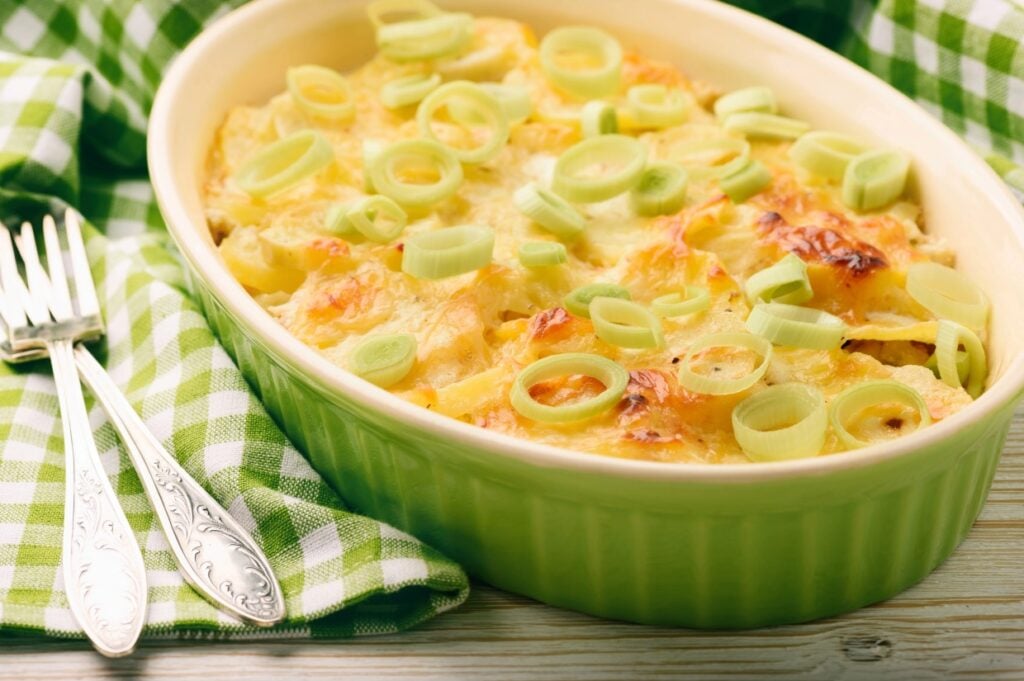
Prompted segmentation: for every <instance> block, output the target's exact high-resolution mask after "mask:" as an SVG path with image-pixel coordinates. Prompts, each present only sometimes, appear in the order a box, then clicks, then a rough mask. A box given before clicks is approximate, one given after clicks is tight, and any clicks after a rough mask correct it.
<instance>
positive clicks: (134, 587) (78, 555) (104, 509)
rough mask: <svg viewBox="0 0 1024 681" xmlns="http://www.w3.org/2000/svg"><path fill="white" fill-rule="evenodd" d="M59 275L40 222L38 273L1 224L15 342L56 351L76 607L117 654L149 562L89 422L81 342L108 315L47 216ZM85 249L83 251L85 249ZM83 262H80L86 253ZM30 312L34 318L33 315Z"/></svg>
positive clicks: (138, 615) (67, 556)
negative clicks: (71, 268)
mask: <svg viewBox="0 0 1024 681" xmlns="http://www.w3.org/2000/svg"><path fill="white" fill-rule="evenodd" d="M43 236H44V240H45V243H46V250H47V252H48V253H49V254H50V257H49V258H48V259H47V264H48V266H49V271H50V276H49V277H47V275H46V271H45V270H44V269H43V266H42V264H41V263H40V261H39V254H38V252H37V250H36V242H35V235H34V233H33V231H32V226H31V225H30V224H28V223H24V224H23V225H22V227H21V233H20V235H18V236H17V237H16V244H17V250H18V252H19V253H20V255H21V259H22V262H23V264H24V268H25V275H26V278H27V279H28V288H27V289H26V287H25V284H24V282H23V281H22V279H21V277H20V275H19V269H18V263H17V259H16V257H15V251H14V244H12V240H11V234H10V232H9V231H8V230H7V227H6V226H0V284H2V287H3V294H4V295H3V296H2V298H3V306H2V310H0V312H2V314H3V317H4V321H5V322H6V324H7V328H8V334H9V336H10V338H11V339H12V342H13V343H14V347H16V348H17V347H19V346H21V347H39V348H42V349H44V350H45V352H46V353H47V354H49V356H50V363H51V364H52V365H53V380H54V383H56V385H57V400H58V403H59V404H60V414H61V422H62V424H63V429H64V452H65V462H66V468H65V470H66V473H65V488H66V492H65V497H64V499H65V500H64V546H63V576H64V590H65V592H66V593H67V599H68V604H69V605H70V607H71V612H72V614H73V615H74V616H75V619H77V620H78V623H79V625H81V627H82V629H83V630H84V632H85V635H86V636H87V637H88V638H89V640H90V641H91V642H92V644H93V646H95V648H96V650H98V651H99V652H101V653H103V654H104V655H107V656H110V657H118V656H121V655H127V654H129V653H130V652H131V651H132V650H133V649H134V648H135V644H136V642H137V641H138V639H139V634H140V632H141V631H142V624H143V621H144V620H145V613H146V567H145V565H144V564H143V562H142V552H141V551H139V545H138V543H137V542H136V541H135V535H134V534H133V533H132V529H131V526H130V525H129V524H128V519H127V518H126V517H125V515H124V511H122V510H121V507H120V505H119V504H118V502H117V496H116V495H115V493H114V490H113V489H112V488H111V487H110V482H109V480H107V476H106V473H105V472H104V470H103V464H102V463H101V462H100V458H99V454H98V453H97V451H96V443H95V441H94V440H93V435H92V428H91V426H90V425H89V414H88V412H87V411H86V408H85V400H84V398H83V396H82V386H81V385H80V384H79V382H78V374H77V372H76V371H75V358H74V349H73V348H74V342H75V340H76V339H78V338H80V337H84V336H88V335H94V334H95V333H96V330H97V328H96V327H97V321H98V319H99V306H98V304H96V298H95V295H93V296H92V298H91V299H90V297H89V295H88V291H86V292H84V295H83V290H82V289H81V288H79V290H78V303H79V313H80V314H78V315H76V314H75V311H74V309H73V307H72V304H71V295H70V292H69V290H68V285H67V279H66V278H65V276H64V261H63V257H62V251H61V248H60V242H59V240H58V235H57V228H56V225H55V224H54V221H53V218H51V217H49V216H47V217H46V219H44V220H43ZM83 255H84V250H83V251H82V253H80V254H78V256H79V258H80V257H81V256H83ZM76 265H77V263H76ZM26 317H27V318H26Z"/></svg>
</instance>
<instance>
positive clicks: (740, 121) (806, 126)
mask: <svg viewBox="0 0 1024 681" xmlns="http://www.w3.org/2000/svg"><path fill="white" fill-rule="evenodd" d="M722 127H723V128H725V129H726V130H728V131H730V132H739V133H743V134H744V135H746V136H747V137H755V138H764V139H781V140H795V139H796V138H797V137H800V136H801V135H803V134H804V133H806V132H807V131H808V130H810V129H811V125H810V123H807V122H806V121H798V120H797V119H795V118H787V117H786V116H777V115H775V114H768V113H759V112H757V111H741V112H740V113H734V114H730V115H729V117H728V118H726V119H725V122H724V123H722Z"/></svg>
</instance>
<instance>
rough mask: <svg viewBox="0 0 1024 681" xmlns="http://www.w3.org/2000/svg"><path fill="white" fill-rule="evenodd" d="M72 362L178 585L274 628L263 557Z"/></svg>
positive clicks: (101, 373) (98, 371)
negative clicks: (163, 544)
mask: <svg viewBox="0 0 1024 681" xmlns="http://www.w3.org/2000/svg"><path fill="white" fill-rule="evenodd" d="M75 360H76V362H77V364H78V370H79V372H80V374H81V376H82V378H83V379H84V380H85V382H86V383H87V384H88V385H89V388H90V389H91V390H92V392H93V394H94V395H95V396H96V399H97V400H99V402H100V403H101V404H102V405H103V407H104V408H105V409H106V412H107V415H108V416H109V417H110V420H111V422H112V423H113V424H114V427H115V428H116V429H117V431H118V433H119V434H120V436H121V440H122V441H123V442H124V445H125V449H127V450H128V454H129V456H130V457H131V459H132V462H133V463H134V465H135V470H136V471H137V472H138V474H139V478H140V479H141V480H142V485H143V487H144V488H145V490H146V494H147V495H148V496H149V499H150V502H151V503H152V505H153V508H154V510H155V511H156V515H157V517H158V518H159V519H160V523H161V525H162V526H163V528H164V534H166V535H167V540H168V542H169V543H170V545H171V549H172V551H173V552H174V556H175V558H176V559H177V561H178V565H179V567H180V568H181V571H182V573H183V574H184V576H185V579H186V580H187V581H188V582H189V584H191V585H192V586H193V587H194V588H195V589H196V591H198V592H199V593H201V594H202V595H203V596H204V597H205V598H206V599H208V600H209V601H210V602H211V603H213V604H214V605H216V606H218V607H220V608H222V609H224V610H226V611H228V612H230V613H232V614H234V615H236V616H237V617H239V618H240V619H242V620H244V621H246V622H250V623H252V624H256V625H260V626H271V625H273V624H276V623H277V622H280V621H281V620H282V619H283V618H284V612H285V608H284V599H283V598H282V595H281V587H280V586H279V585H278V582H277V579H276V578H275V577H274V573H273V571H272V570H271V568H270V565H269V564H268V562H267V559H266V558H265V557H264V555H263V552H262V551H261V550H260V549H259V547H258V546H257V545H256V544H255V542H253V540H252V538H251V537H250V536H249V535H248V534H247V533H246V531H245V530H244V529H243V528H242V527H241V526H240V525H239V524H238V523H237V522H236V521H235V520H234V519H233V518H232V517H231V516H230V515H228V513H227V511H225V510H224V509H223V508H222V507H221V506H220V504H218V503H217V501H216V500H214V498H213V497H211V496H210V495H209V494H208V493H207V492H206V490H204V489H203V488H202V487H201V486H200V485H199V483H197V482H196V481H195V480H193V479H192V477H191V476H189V474H188V473H186V472H185V471H184V470H183V469H182V468H181V467H180V466H179V465H178V462H177V461H175V460H174V458H173V457H172V456H171V455H170V454H169V453H168V452H167V450H165V449H164V447H163V445H161V444H160V442H159V441H158V440H157V439H156V438H155V437H154V436H153V434H152V433H151V432H150V431H149V429H148V428H147V427H146V425H145V423H143V421H142V419H141V418H140V417H139V415H138V414H136V413H135V410H134V409H133V408H132V406H131V404H129V403H128V400H127V399H126V398H125V397H124V395H123V394H122V393H121V391H120V390H119V389H118V387H117V386H116V385H115V384H114V382H113V381H111V380H110V377H109V376H108V375H107V372H106V371H105V370H104V369H103V367H102V366H101V365H100V364H99V362H97V361H96V360H95V359H94V358H93V356H92V355H91V354H90V353H89V351H88V350H86V349H85V348H84V347H81V346H78V347H77V348H76V349H75Z"/></svg>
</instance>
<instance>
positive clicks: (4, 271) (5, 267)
mask: <svg viewBox="0 0 1024 681" xmlns="http://www.w3.org/2000/svg"><path fill="white" fill-rule="evenodd" d="M21 283H22V282H21V278H20V277H19V276H18V262H17V260H15V258H14V243H13V242H12V241H11V232H10V231H9V230H8V229H7V225H5V224H3V223H0V284H2V285H3V295H2V298H3V317H4V323H5V324H7V329H8V333H10V332H11V330H12V329H17V328H21V327H23V326H26V325H27V324H28V320H27V319H26V318H25V310H24V308H23V307H22V305H21V304H20V302H19V299H18V298H17V297H16V296H17V285H18V284H21ZM22 288H24V285H23V286H22Z"/></svg>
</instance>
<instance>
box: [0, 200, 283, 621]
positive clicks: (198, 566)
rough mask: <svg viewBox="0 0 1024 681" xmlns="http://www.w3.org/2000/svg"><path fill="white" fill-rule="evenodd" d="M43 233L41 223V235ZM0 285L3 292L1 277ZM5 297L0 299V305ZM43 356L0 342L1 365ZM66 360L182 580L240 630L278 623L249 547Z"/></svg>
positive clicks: (106, 387) (114, 396) (74, 222)
mask: <svg viewBox="0 0 1024 681" xmlns="http://www.w3.org/2000/svg"><path fill="white" fill-rule="evenodd" d="M50 222H51V223H52V220H51V221H50ZM64 222H65V230H64V231H65V234H66V237H67V240H68V246H69V254H70V256H71V258H70V261H71V264H72V267H71V269H72V273H73V275H74V278H75V289H76V292H78V297H79V299H80V312H81V313H83V314H84V316H85V317H86V319H88V320H89V321H90V322H92V323H95V324H97V326H95V327H92V328H93V329H94V330H98V331H99V332H102V319H101V318H100V317H99V306H98V304H97V303H96V302H95V301H96V294H95V289H94V287H93V282H92V277H91V274H90V271H89V263H88V260H87V258H86V256H85V248H84V245H83V242H82V237H81V229H80V225H79V219H78V216H77V214H76V213H74V212H73V211H71V210H69V211H67V213H66V215H65V219H64ZM46 225H47V221H44V232H45V231H46V230H47V227H46ZM54 231H55V230H54ZM58 248H59V244H58ZM48 250H49V246H48ZM57 252H59V251H57ZM0 265H2V262H0ZM2 269H7V268H2ZM2 269H0V274H2ZM0 283H2V284H4V286H5V287H6V286H7V284H6V283H4V280H3V278H2V276H0ZM18 283H20V282H14V281H12V282H11V285H12V286H14V287H15V293H16V294H17V295H21V296H25V295H29V292H25V291H22V290H19V289H18V288H17V284H18ZM23 288H24V287H21V289H23ZM9 297H10V296H0V302H4V298H9ZM82 299H84V300H85V301H86V305H85V306H81V300H82ZM10 336H11V338H12V339H13V338H14V337H15V335H14V334H13V333H11V334H10ZM26 336H31V334H30V333H27V332H22V334H21V337H22V338H24V337H26ZM44 353H45V348H40V347H39V346H38V344H34V343H33V342H32V341H31V340H28V341H25V340H22V341H13V340H12V342H10V343H7V342H0V357H3V358H4V359H6V360H8V361H27V360H28V359H35V358H38V357H40V356H45V354H44ZM74 359H75V362H76V364H77V366H78V372H79V374H80V375H81V377H82V379H83V380H84V381H85V383H86V384H87V385H88V386H89V388H90V390H91V391H92V392H93V394H94V395H95V396H96V398H97V400H98V401H99V402H100V404H101V405H102V406H103V407H104V409H105V410H106V412H107V415H108V416H109V417H110V421H111V423H112V424H113V426H114V428H115V429H116V430H117V432H118V434H119V435H120V437H121V440H122V442H123V443H124V445H125V450H126V451H127V452H128V455H129V458H130V459H131V461H132V464H133V466H134V467H135V469H136V471H137V472H138V474H139V479H140V480H141V481H142V485H143V488H144V489H145V490H146V494H147V496H148V497H149V500H150V503H151V504H152V506H153V508H154V511H155V512H156V515H157V518H158V519H159V521H160V524H161V527H162V529H163V530H164V534H165V535H166V536H167V539H168V542H169V544H170V545H171V549H172V552H173V553H174V556H175V559H176V560H177V562H178V565H179V567H180V568H181V571H182V573H183V575H184V576H185V579H186V580H187V581H188V582H189V584H191V585H192V587H193V588H194V589H195V590H196V591H197V592H199V593H200V594H202V595H203V596H204V597H205V598H206V599H207V600H209V601H210V602H211V603H212V604H213V605H215V606H217V607H219V608H221V609H222V610H224V611H226V612H228V613H231V614H232V615H234V616H236V617H238V618H240V619H242V620H244V621H246V622H249V623H252V624H256V625H259V626H271V625H273V624H276V623H278V622H280V621H281V620H282V619H283V618H284V615H285V608H284V599H283V597H282V594H281V589H280V586H279V585H278V582H277V579H276V578H275V577H274V574H273V571H272V570H271V568H270V565H269V563H268V562H267V559H266V557H265V556H264V555H263V553H262V551H261V550H260V549H259V547H258V546H257V545H256V543H255V542H254V541H253V540H252V538H251V537H250V536H249V535H248V534H247V533H246V532H245V530H244V529H243V528H242V527H241V526H240V525H239V524H238V523H237V522H236V521H235V520H234V519H233V518H232V517H231V516H230V515H229V514H228V513H227V511H225V510H224V509H223V508H222V507H221V506H220V504H218V503H217V501H216V500H215V499H214V498H213V497H212V496H210V495H209V494H208V493H207V492H206V491H205V490H204V489H203V488H202V487H201V486H200V485H199V484H198V483H197V482H196V481H195V480H194V479H193V478H192V477H191V476H189V475H188V473H186V472H185V470H184V469H182V468H181V466H179V465H178V463H177V461H176V460H175V459H174V457H173V456H171V455H170V453H168V452H167V450H166V449H164V447H163V446H162V445H161V444H160V442H159V441H158V440H157V439H156V438H155V437H154V436H153V434H152V433H151V432H150V431H149V429H148V428H147V427H146V425H145V423H143V421H142V419H141V418H140V417H139V415H138V414H137V413H135V410H134V409H133V408H132V406H131V404H129V402H128V400H127V399H126V398H125V397H124V395H123V394H122V393H121V391H120V390H119V389H118V388H117V385H116V384H114V382H113V381H112V380H111V379H110V376H109V375H108V374H107V372H106V370H104V369H103V367H102V366H101V365H100V363H99V362H97V361H96V360H95V358H93V356H92V355H91V354H90V353H89V351H88V350H87V349H86V348H85V347H83V346H81V345H79V346H77V347H76V348H75V351H74Z"/></svg>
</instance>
